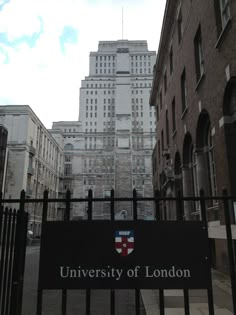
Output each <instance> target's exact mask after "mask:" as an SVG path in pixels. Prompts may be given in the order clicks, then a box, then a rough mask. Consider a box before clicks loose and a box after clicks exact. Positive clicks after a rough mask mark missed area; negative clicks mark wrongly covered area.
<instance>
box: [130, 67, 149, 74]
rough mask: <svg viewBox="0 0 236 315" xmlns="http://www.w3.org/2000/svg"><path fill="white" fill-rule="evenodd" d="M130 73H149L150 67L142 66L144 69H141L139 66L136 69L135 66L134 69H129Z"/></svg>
mask: <svg viewBox="0 0 236 315" xmlns="http://www.w3.org/2000/svg"><path fill="white" fill-rule="evenodd" d="M131 73H132V74H134V73H135V74H138V73H139V74H147V73H151V68H148V69H146V68H144V69H142V68H140V69H138V68H136V69H131Z"/></svg>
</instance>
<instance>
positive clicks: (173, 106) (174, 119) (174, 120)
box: [171, 98, 176, 133]
mask: <svg viewBox="0 0 236 315" xmlns="http://www.w3.org/2000/svg"><path fill="white" fill-rule="evenodd" d="M171 107H172V129H173V133H174V132H175V130H176V116H175V98H174V99H173V101H172V106H171Z"/></svg>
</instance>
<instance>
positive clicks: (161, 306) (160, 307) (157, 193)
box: [155, 190, 165, 315]
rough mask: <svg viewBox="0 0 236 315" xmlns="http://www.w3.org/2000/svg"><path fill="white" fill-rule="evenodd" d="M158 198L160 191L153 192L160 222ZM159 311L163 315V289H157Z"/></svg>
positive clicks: (157, 218) (157, 219) (157, 217)
mask: <svg viewBox="0 0 236 315" xmlns="http://www.w3.org/2000/svg"><path fill="white" fill-rule="evenodd" d="M160 198H161V193H160V191H159V190H155V210H156V221H160V220H161V209H160ZM159 311H160V315H164V314H165V301H164V290H163V289H159Z"/></svg>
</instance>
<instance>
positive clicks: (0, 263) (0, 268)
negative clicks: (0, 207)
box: [0, 208, 8, 313]
mask: <svg viewBox="0 0 236 315" xmlns="http://www.w3.org/2000/svg"><path fill="white" fill-rule="evenodd" d="M7 217H8V208H6V209H5V213H4V221H3V231H2V235H1V234H0V237H1V236H2V239H1V250H0V254H1V256H0V311H1V313H2V306H3V304H4V301H3V300H2V299H1V297H2V292H3V290H2V289H3V276H4V261H5V250H6V231H7Z"/></svg>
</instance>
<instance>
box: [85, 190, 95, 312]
mask: <svg viewBox="0 0 236 315" xmlns="http://www.w3.org/2000/svg"><path fill="white" fill-rule="evenodd" d="M92 211H93V192H92V190H91V189H89V191H88V221H92V218H93V214H92ZM90 304H91V291H90V289H86V315H90V312H91V305H90Z"/></svg>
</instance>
